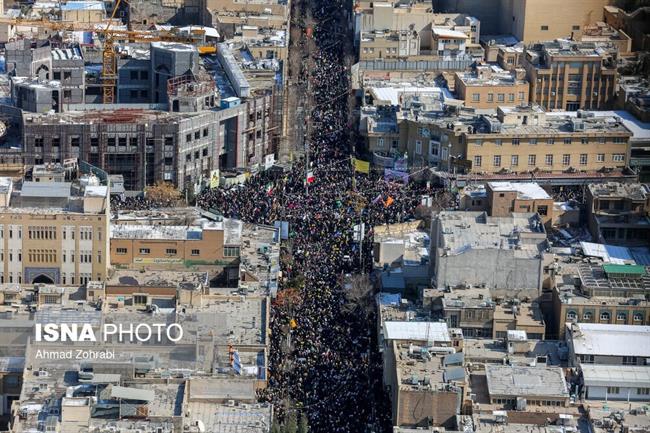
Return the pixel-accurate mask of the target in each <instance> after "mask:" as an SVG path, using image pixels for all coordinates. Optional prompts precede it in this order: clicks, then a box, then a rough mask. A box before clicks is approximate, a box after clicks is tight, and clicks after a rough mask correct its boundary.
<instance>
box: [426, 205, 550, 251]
mask: <svg viewBox="0 0 650 433" xmlns="http://www.w3.org/2000/svg"><path fill="white" fill-rule="evenodd" d="M437 219H438V221H439V231H440V233H441V235H442V238H441V242H440V244H439V245H437V247H438V248H442V249H443V250H444V252H442V253H441V254H447V255H459V254H463V253H464V252H465V251H468V250H470V249H502V250H503V249H505V250H514V251H515V255H517V256H521V257H535V256H537V255H538V254H539V253H540V252H541V250H542V249H543V248H544V247H545V244H546V233H545V231H544V227H543V225H542V223H541V221H540V219H539V216H538V215H537V214H534V213H512V214H511V216H509V217H490V216H488V215H487V213H485V212H447V211H443V212H440V213H439V214H438V217H437Z"/></svg>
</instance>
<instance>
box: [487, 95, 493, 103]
mask: <svg viewBox="0 0 650 433" xmlns="http://www.w3.org/2000/svg"><path fill="white" fill-rule="evenodd" d="M488 102H494V93H488Z"/></svg>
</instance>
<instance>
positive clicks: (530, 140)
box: [528, 138, 537, 145]
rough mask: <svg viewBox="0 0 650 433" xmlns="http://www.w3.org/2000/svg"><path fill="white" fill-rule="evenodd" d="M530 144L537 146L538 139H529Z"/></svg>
mask: <svg viewBox="0 0 650 433" xmlns="http://www.w3.org/2000/svg"><path fill="white" fill-rule="evenodd" d="M528 144H532V145H535V144H537V139H536V138H530V139H528Z"/></svg>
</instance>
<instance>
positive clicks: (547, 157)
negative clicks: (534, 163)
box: [544, 153, 553, 165]
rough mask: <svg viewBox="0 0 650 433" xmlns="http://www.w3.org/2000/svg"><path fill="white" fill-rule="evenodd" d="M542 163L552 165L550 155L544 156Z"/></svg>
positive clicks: (551, 156)
mask: <svg viewBox="0 0 650 433" xmlns="http://www.w3.org/2000/svg"><path fill="white" fill-rule="evenodd" d="M544 163H545V164H546V165H553V155H552V154H550V153H548V154H546V156H545V157H544Z"/></svg>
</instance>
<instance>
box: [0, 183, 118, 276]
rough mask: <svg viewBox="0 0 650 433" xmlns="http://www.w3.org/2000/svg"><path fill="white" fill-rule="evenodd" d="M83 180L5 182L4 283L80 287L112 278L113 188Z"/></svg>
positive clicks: (0, 230)
mask: <svg viewBox="0 0 650 433" xmlns="http://www.w3.org/2000/svg"><path fill="white" fill-rule="evenodd" d="M80 180H81V182H73V183H71V182H34V181H26V180H25V181H21V182H18V183H14V182H13V181H12V180H10V179H8V178H3V179H2V189H1V191H0V196H1V202H2V204H3V207H2V208H1V209H0V238H1V239H2V242H3V245H4V247H3V249H2V250H0V258H1V261H2V270H1V271H2V273H1V274H0V283H18V284H32V283H47V284H61V285H71V286H74V285H81V284H85V283H86V282H88V281H90V280H100V281H103V280H104V279H105V278H106V272H107V269H108V265H109V263H110V256H109V254H108V241H109V193H108V186H105V185H100V184H99V183H100V182H103V181H104V182H105V179H104V180H103V181H100V180H98V178H97V177H94V176H90V175H87V176H84V177H83V178H81V179H80Z"/></svg>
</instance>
